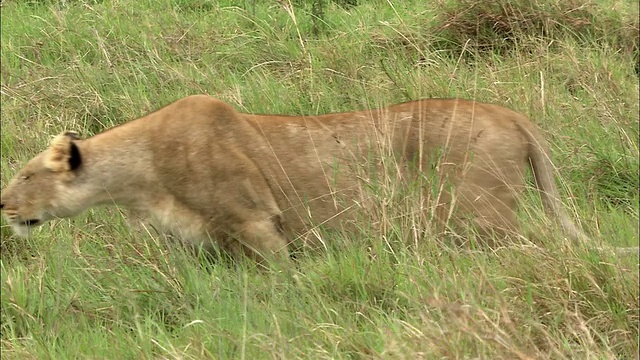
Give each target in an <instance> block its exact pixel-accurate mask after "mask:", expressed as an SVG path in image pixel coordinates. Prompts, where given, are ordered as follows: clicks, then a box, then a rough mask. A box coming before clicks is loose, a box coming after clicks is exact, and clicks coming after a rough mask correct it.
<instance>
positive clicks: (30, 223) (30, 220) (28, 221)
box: [20, 219, 40, 226]
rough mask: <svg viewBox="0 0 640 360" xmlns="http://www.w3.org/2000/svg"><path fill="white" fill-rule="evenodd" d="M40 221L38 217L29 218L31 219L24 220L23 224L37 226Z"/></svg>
mask: <svg viewBox="0 0 640 360" xmlns="http://www.w3.org/2000/svg"><path fill="white" fill-rule="evenodd" d="M39 223H40V220H38V219H29V220H25V221H23V222H21V223H20V224H21V225H26V226H36V225H38V224H39Z"/></svg>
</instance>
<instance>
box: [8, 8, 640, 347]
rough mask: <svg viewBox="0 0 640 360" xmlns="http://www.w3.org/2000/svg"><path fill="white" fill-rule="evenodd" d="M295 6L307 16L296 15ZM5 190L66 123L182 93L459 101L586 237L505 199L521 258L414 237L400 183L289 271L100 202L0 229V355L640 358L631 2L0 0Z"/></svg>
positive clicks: (358, 102) (251, 108)
mask: <svg viewBox="0 0 640 360" xmlns="http://www.w3.org/2000/svg"><path fill="white" fill-rule="evenodd" d="M311 3H314V4H315V5H313V6H312V4H311ZM1 20H2V22H1V26H2V28H1V30H2V31H1V40H2V42H1V46H2V48H1V50H2V52H1V60H2V61H1V64H0V76H1V102H2V107H1V119H2V132H1V148H0V150H1V152H2V161H1V170H2V184H3V185H4V184H6V182H7V181H8V180H9V178H10V177H11V176H12V175H13V174H14V173H15V171H17V170H18V169H19V168H20V166H21V164H24V162H25V161H26V160H28V159H29V158H30V157H31V156H33V155H34V154H36V153H37V152H39V151H40V150H42V149H43V148H44V147H45V146H46V144H47V142H48V141H49V139H50V138H51V137H52V136H53V135H55V134H57V133H59V132H60V131H62V130H64V129H73V130H77V131H79V132H80V133H82V134H83V135H84V136H90V135H93V134H95V133H97V132H100V131H102V130H103V129H105V128H108V127H110V126H113V125H116V124H120V123H123V122H125V121H127V120H130V119H133V118H136V117H139V116H141V115H144V114H145V113H147V112H149V111H151V110H155V109H157V108H159V107H160V106H162V105H165V104H168V103H169V102H171V101H173V100H175V99H178V98H180V97H182V96H185V95H188V94H196V93H208V94H211V95H213V96H216V97H218V98H220V99H222V100H225V101H227V102H229V103H231V104H233V105H234V106H235V107H236V108H237V109H239V110H241V111H246V112H256V113H284V114H320V113H326V112H331V111H347V110H353V109H363V108H367V107H373V106H380V105H384V104H390V103H394V102H400V101H406V100H410V99H417V98H422V97H463V98H469V99H477V100H480V101H487V102H493V103H497V104H501V105H505V106H507V107H510V108H512V109H515V110H517V111H520V112H522V113H525V114H528V115H529V116H530V117H531V118H532V120H533V121H534V122H535V123H537V124H538V125H539V126H540V128H541V129H542V130H543V131H544V133H545V134H546V136H547V138H548V139H549V141H550V142H551V144H552V150H553V154H554V160H555V164H556V165H557V167H558V174H559V176H560V177H561V185H562V191H563V193H564V195H565V199H566V203H567V205H568V206H569V207H570V208H571V209H572V211H573V213H574V215H575V216H576V217H577V218H578V219H580V220H581V225H582V227H583V228H584V229H585V230H586V232H588V233H589V234H590V235H591V237H592V238H593V239H592V241H593V247H584V248H583V247H576V246H571V245H570V244H567V243H566V242H565V241H564V240H563V239H562V235H561V234H560V232H559V231H558V230H557V229H556V227H555V226H554V225H553V222H551V221H549V220H548V219H546V218H545V217H544V216H542V215H541V210H540V205H539V204H538V200H537V199H536V197H535V196H529V197H527V198H526V199H525V201H524V203H523V204H522V207H521V208H522V211H521V212H522V214H521V215H522V221H523V223H524V226H525V228H526V229H527V230H528V231H529V232H532V233H536V234H537V238H538V239H537V242H536V244H535V245H536V246H533V245H532V244H530V245H526V244H525V245H518V246H515V245H514V246H509V247H505V248H501V249H497V250H495V251H477V252H469V251H461V250H460V249H456V248H455V247H452V246H449V244H446V243H443V242H441V241H439V240H437V239H428V238H427V239H425V238H419V237H417V236H416V235H415V234H416V231H415V229H416V228H421V227H425V226H428V224H426V221H427V219H425V218H423V217H420V216H418V217H408V216H406V215H407V214H409V213H415V212H413V211H411V209H412V206H417V205H416V204H412V202H411V197H410V196H409V197H406V196H404V197H403V196H398V191H396V189H397V186H399V185H398V184H394V183H393V182H391V181H388V182H384V183H383V184H381V186H380V187H378V188H376V189H374V191H376V195H377V196H376V199H378V202H377V203H375V204H372V205H371V207H370V209H369V210H368V211H369V215H370V219H369V220H363V224H362V233H361V234H351V235H349V236H347V235H343V236H336V237H335V238H332V239H331V242H330V244H329V246H328V247H327V249H326V250H325V251H323V252H320V253H313V254H303V256H300V257H299V258H298V259H297V267H296V268H295V269H286V270H285V271H282V272H267V273H262V272H259V271H256V270H255V269H254V268H253V267H252V266H251V264H245V263H233V264H227V263H211V262H209V261H207V260H206V259H201V258H198V257H193V256H191V255H188V254H185V253H184V252H182V251H181V250H180V249H179V248H178V247H177V246H175V245H173V244H170V243H169V244H168V243H166V242H164V241H163V240H162V239H160V238H158V236H156V235H155V234H154V233H153V232H147V231H145V230H144V229H133V230H132V229H131V228H130V227H129V226H128V225H127V223H126V221H125V218H124V216H123V215H122V214H121V213H120V212H119V211H118V210H117V209H114V208H107V209H96V210H93V211H90V212H88V213H86V214H84V215H83V216H80V217H78V218H76V219H74V220H72V221H66V220H65V221H62V220H61V221H56V222H53V223H51V225H47V226H45V227H44V228H43V229H42V230H40V231H38V232H35V233H34V235H33V236H32V237H31V238H29V239H26V240H25V239H18V238H15V237H14V236H13V235H12V234H11V231H10V229H8V228H7V227H6V226H4V223H3V227H2V228H1V234H2V242H1V258H0V267H1V289H2V293H1V297H0V305H1V313H0V314H1V317H0V334H1V335H0V340H1V350H2V357H3V358H5V359H29V358H34V359H35V358H37V359H41V358H42V359H67V358H69V359H70V358H81V359H103V358H104V359H132V358H168V359H209V358H210V359H236V358H237V359H272V358H273V359H293V358H302V359H322V358H327V359H328V358H331V359H365V358H367V359H368V358H383V359H440V358H448V359H452V358H484V359H533V358H536V359H537V358H540V359H545V358H549V359H637V358H638V321H639V310H638V295H639V294H638V257H637V256H629V257H617V256H615V255H612V254H610V253H608V252H605V251H599V250H596V248H597V247H599V246H602V245H611V246H637V245H638V201H639V199H638V183H639V182H638V136H639V134H638V122H639V118H638V113H639V106H638V98H639V94H638V71H639V69H638V28H639V26H638V7H637V1H622V0H599V1H594V2H587V3H582V2H578V1H571V0H569V1H563V0H538V1H527V0H521V1H496V2H481V1H473V0H463V1H445V0H439V1H418V0H415V1H396V0H389V1H383V0H371V1H364V0H361V1H359V3H358V1H347V0H343V1H329V0H326V1H322V2H319V1H315V2H309V4H307V3H306V2H303V1H297V2H296V1H294V2H293V3H292V4H290V3H288V2H286V1H285V2H275V1H272V2H270V1H258V0H254V1H248V0H247V1H236V2H231V1H228V2H227V1H209V0H193V1H189V0H159V1H150V0H140V1H138V0H117V1H73V0H67V1H8V0H5V1H3V2H2V19H1Z"/></svg>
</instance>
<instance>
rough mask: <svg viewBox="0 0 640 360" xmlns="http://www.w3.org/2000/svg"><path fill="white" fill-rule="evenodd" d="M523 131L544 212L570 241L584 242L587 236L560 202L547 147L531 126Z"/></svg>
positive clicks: (536, 130)
mask: <svg viewBox="0 0 640 360" xmlns="http://www.w3.org/2000/svg"><path fill="white" fill-rule="evenodd" d="M529 124H531V123H529ZM523 130H524V133H525V134H526V136H527V139H528V142H529V162H530V163H531V168H532V169H533V174H534V178H535V182H536V187H537V189H538V191H539V192H540V196H541V198H542V204H543V206H544V208H545V210H546V211H547V213H549V214H550V215H552V216H554V217H555V218H557V219H558V220H559V222H560V225H561V226H562V229H563V231H564V233H565V234H566V235H567V236H569V237H570V238H571V239H573V240H576V241H584V240H586V239H587V236H586V235H585V234H584V233H583V232H582V230H580V229H579V228H578V227H577V226H576V224H575V223H574V222H573V220H571V217H570V216H569V214H568V213H567V211H566V209H565V208H564V205H563V204H562V201H561V200H560V192H559V191H558V187H557V186H556V182H555V176H554V166H553V163H552V162H551V158H550V154H551V151H550V149H549V145H548V144H547V142H546V141H545V140H544V138H543V137H542V135H541V134H540V132H539V131H538V129H536V128H535V127H534V126H533V124H531V125H530V126H523Z"/></svg>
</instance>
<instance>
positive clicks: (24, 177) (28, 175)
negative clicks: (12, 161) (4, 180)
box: [22, 174, 31, 181]
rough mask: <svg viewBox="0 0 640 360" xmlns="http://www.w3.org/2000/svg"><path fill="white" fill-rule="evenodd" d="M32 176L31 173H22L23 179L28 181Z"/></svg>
mask: <svg viewBox="0 0 640 360" xmlns="http://www.w3.org/2000/svg"><path fill="white" fill-rule="evenodd" d="M30 177H31V174H27V175H22V181H27V180H29V178H30Z"/></svg>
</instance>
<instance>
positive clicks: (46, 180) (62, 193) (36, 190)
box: [0, 132, 82, 236]
mask: <svg viewBox="0 0 640 360" xmlns="http://www.w3.org/2000/svg"><path fill="white" fill-rule="evenodd" d="M77 140H78V137H77V134H75V133H72V132H65V133H63V134H60V135H58V136H57V137H56V138H54V139H53V141H52V142H51V145H50V147H49V148H48V149H47V150H45V151H43V152H41V153H40V154H38V155H36V157H34V158H33V159H31V161H29V162H28V163H27V165H26V166H25V167H24V168H23V169H22V170H20V171H19V172H18V173H17V174H16V175H15V176H14V177H13V179H11V181H10V182H9V184H8V185H7V187H6V188H4V189H3V190H2V198H1V200H0V208H1V209H2V212H3V213H4V216H5V218H6V219H7V221H8V222H9V224H11V226H12V227H13V229H14V231H15V233H16V234H18V235H19V236H27V235H28V234H29V230H30V228H32V227H36V226H39V225H42V224H43V223H45V222H46V221H48V220H51V219H54V218H62V217H70V216H73V215H75V214H76V213H77V212H78V211H79V210H81V209H77V208H76V207H75V206H74V201H73V200H72V199H68V195H69V191H68V189H69V188H70V185H71V184H72V182H73V181H74V179H75V178H76V173H77V171H78V170H79V169H80V168H81V166H82V158H81V156H80V150H79V148H78V145H77V144H76V141H77ZM70 200H71V201H70Z"/></svg>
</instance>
